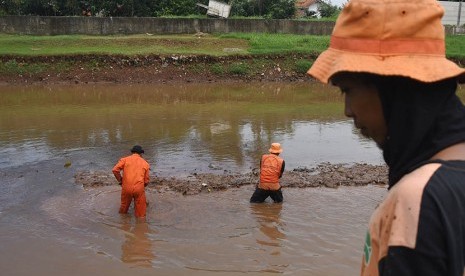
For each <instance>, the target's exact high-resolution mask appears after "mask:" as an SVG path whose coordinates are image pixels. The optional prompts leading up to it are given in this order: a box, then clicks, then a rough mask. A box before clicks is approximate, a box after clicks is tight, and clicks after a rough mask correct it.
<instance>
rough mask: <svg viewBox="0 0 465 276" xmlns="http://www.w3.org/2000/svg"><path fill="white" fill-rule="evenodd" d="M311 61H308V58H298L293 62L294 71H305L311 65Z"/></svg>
mask: <svg viewBox="0 0 465 276" xmlns="http://www.w3.org/2000/svg"><path fill="white" fill-rule="evenodd" d="M312 64H313V62H312V61H310V60H302V59H301V60H298V61H297V62H296V63H295V71H296V72H297V73H302V74H304V73H307V71H308V69H310V67H311V66H312Z"/></svg>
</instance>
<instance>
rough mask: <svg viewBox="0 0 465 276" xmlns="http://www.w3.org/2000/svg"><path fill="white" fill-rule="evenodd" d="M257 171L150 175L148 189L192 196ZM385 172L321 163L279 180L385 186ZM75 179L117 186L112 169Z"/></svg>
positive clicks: (301, 184)
mask: <svg viewBox="0 0 465 276" xmlns="http://www.w3.org/2000/svg"><path fill="white" fill-rule="evenodd" d="M258 172H259V171H258V169H253V170H252V172H250V173H245V174H236V173H231V172H228V171H224V173H223V174H214V173H195V172H194V173H191V174H190V175H188V176H186V177H175V176H172V177H157V176H154V175H152V176H151V181H150V183H149V185H148V186H147V189H156V190H157V191H159V192H176V193H181V194H183V195H195V194H199V193H203V192H214V191H220V190H226V189H229V188H239V187H241V186H243V185H256V184H257V183H258ZM387 173H388V170H387V167H386V166H381V165H369V164H354V165H347V164H330V163H322V164H319V165H318V166H316V167H314V168H297V169H293V170H292V171H285V172H284V174H283V177H282V178H281V181H280V183H281V185H282V186H283V187H284V188H288V187H289V188H291V187H292V188H306V187H329V188H337V187H339V186H362V185H368V184H376V185H386V184H387ZM75 180H76V183H77V184H80V185H82V186H83V187H84V188H98V187H101V186H110V185H118V183H117V182H116V180H115V178H114V176H113V175H112V174H111V172H106V171H81V172H78V173H76V175H75Z"/></svg>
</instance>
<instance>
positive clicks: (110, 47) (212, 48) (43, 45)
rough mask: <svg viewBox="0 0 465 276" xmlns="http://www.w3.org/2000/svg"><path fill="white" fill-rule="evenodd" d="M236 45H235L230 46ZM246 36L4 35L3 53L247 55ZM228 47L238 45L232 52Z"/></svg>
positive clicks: (0, 42) (0, 41)
mask: <svg viewBox="0 0 465 276" xmlns="http://www.w3.org/2000/svg"><path fill="white" fill-rule="evenodd" d="M231 45H233V46H232V47H230V46H231ZM248 47H249V43H248V42H247V41H246V40H244V39H232V38H231V39H223V38H218V37H216V36H212V35H207V36H202V37H199V36H195V35H163V36H160V35H158V36H156V35H150V34H145V35H128V36H83V35H60V36H24V35H5V34H0V55H21V56H55V55H75V54H118V55H129V56H131V55H147V54H166V55H168V54H199V55H213V56H225V55H230V54H247V53H248V52H247V48H248ZM225 48H235V49H236V51H234V52H228V51H225Z"/></svg>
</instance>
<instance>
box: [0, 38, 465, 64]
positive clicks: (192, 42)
mask: <svg viewBox="0 0 465 276" xmlns="http://www.w3.org/2000/svg"><path fill="white" fill-rule="evenodd" d="M328 45H329V36H315V35H292V34H265V33H230V34H219V35H205V36H196V35H150V34H145V35H127V36H83V35H60V36H26V35H6V34H0V55H19V56H55V55H74V54H118V55H128V56H131V55H148V54H159V55H170V54H185V55H189V54H198V55H213V56H226V55H249V54H252V55H253V54H285V53H300V54H315V53H320V52H321V51H323V50H325V49H326V48H327V47H328ZM446 49H447V56H448V57H453V58H465V38H464V37H463V36H447V37H446ZM299 66H300V65H297V67H299Z"/></svg>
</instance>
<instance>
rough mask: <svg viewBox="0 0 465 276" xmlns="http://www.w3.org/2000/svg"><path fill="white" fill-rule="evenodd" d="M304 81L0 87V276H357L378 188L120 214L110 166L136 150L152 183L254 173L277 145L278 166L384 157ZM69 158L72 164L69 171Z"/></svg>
mask: <svg viewBox="0 0 465 276" xmlns="http://www.w3.org/2000/svg"><path fill="white" fill-rule="evenodd" d="M325 89H326V88H324V87H322V86H319V85H316V84H309V83H302V84H292V85H290V84H287V85H282V84H271V85H270V84H266V85H263V84H237V85H217V84H211V85H194V84H192V85H182V86H179V85H178V86H173V85H166V86H156V87H154V86H145V85H134V86H125V85H85V86H82V85H79V86H52V87H36V86H35V87H16V86H15V87H2V88H1V92H0V94H1V97H0V177H1V179H2V181H0V188H1V191H0V248H1V249H2V250H0V269H1V270H2V272H1V274H2V275H50V274H56V275H109V274H111V275H126V274H128V273H131V275H153V274H154V273H158V275H185V274H187V273H189V274H194V275H209V274H215V275H234V274H244V273H247V274H251V275H253V274H267V273H281V274H287V275H342V274H344V275H352V274H357V272H358V270H359V263H360V259H361V257H360V256H361V250H362V242H363V238H364V234H365V230H366V224H367V220H368V217H369V214H370V213H371V211H372V210H373V208H374V207H375V206H376V204H377V202H379V200H380V199H381V198H382V197H383V195H384V194H385V188H384V187H378V186H365V187H341V188H338V189H327V188H307V189H299V188H289V189H286V190H284V196H285V203H284V204H282V205H273V204H270V203H267V204H263V205H250V204H249V203H248V199H249V197H250V195H251V193H252V192H253V187H252V186H245V187H241V188H238V189H229V190H227V191H222V192H213V193H202V194H199V195H196V196H182V195H180V194H175V193H160V192H157V191H156V190H155V189H151V190H150V191H149V193H148V198H149V202H150V204H149V208H148V217H147V221H146V222H136V221H135V220H134V218H133V216H132V215H128V216H120V215H119V214H118V213H117V209H118V204H119V189H118V186H105V187H97V188H84V187H82V186H80V185H77V184H76V183H75V181H74V178H73V177H74V175H75V174H76V173H77V172H80V171H83V170H110V169H111V167H112V166H113V164H114V163H115V162H116V161H117V159H118V158H119V157H120V156H122V155H125V154H127V153H128V149H129V148H130V147H131V146H132V145H133V144H141V145H142V146H143V147H144V148H145V150H146V155H145V157H146V158H147V160H148V161H149V162H150V163H151V165H152V167H153V171H152V177H156V176H170V175H176V176H178V175H183V174H186V175H187V174H190V173H192V172H214V173H228V172H240V173H244V172H250V171H251V169H252V168H254V167H257V162H258V158H259V156H260V155H261V154H263V153H264V152H266V150H267V148H268V145H269V143H270V142H272V141H279V142H281V143H282V145H283V147H284V152H283V154H282V156H283V158H284V159H285V160H286V168H287V169H288V170H292V169H294V168H298V167H313V166H315V165H317V164H319V163H321V162H331V163H356V162H367V163H371V164H380V163H382V161H381V157H380V153H379V150H378V149H377V148H376V147H375V146H374V144H372V143H371V142H369V141H367V140H365V139H364V138H362V137H361V136H360V135H359V134H358V133H357V132H356V131H354V129H353V127H352V124H351V122H350V121H348V120H346V119H345V118H344V117H343V116H342V114H341V113H342V99H341V96H340V94H339V92H337V91H334V90H325ZM65 164H71V166H69V167H65V166H64V165H65Z"/></svg>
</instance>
